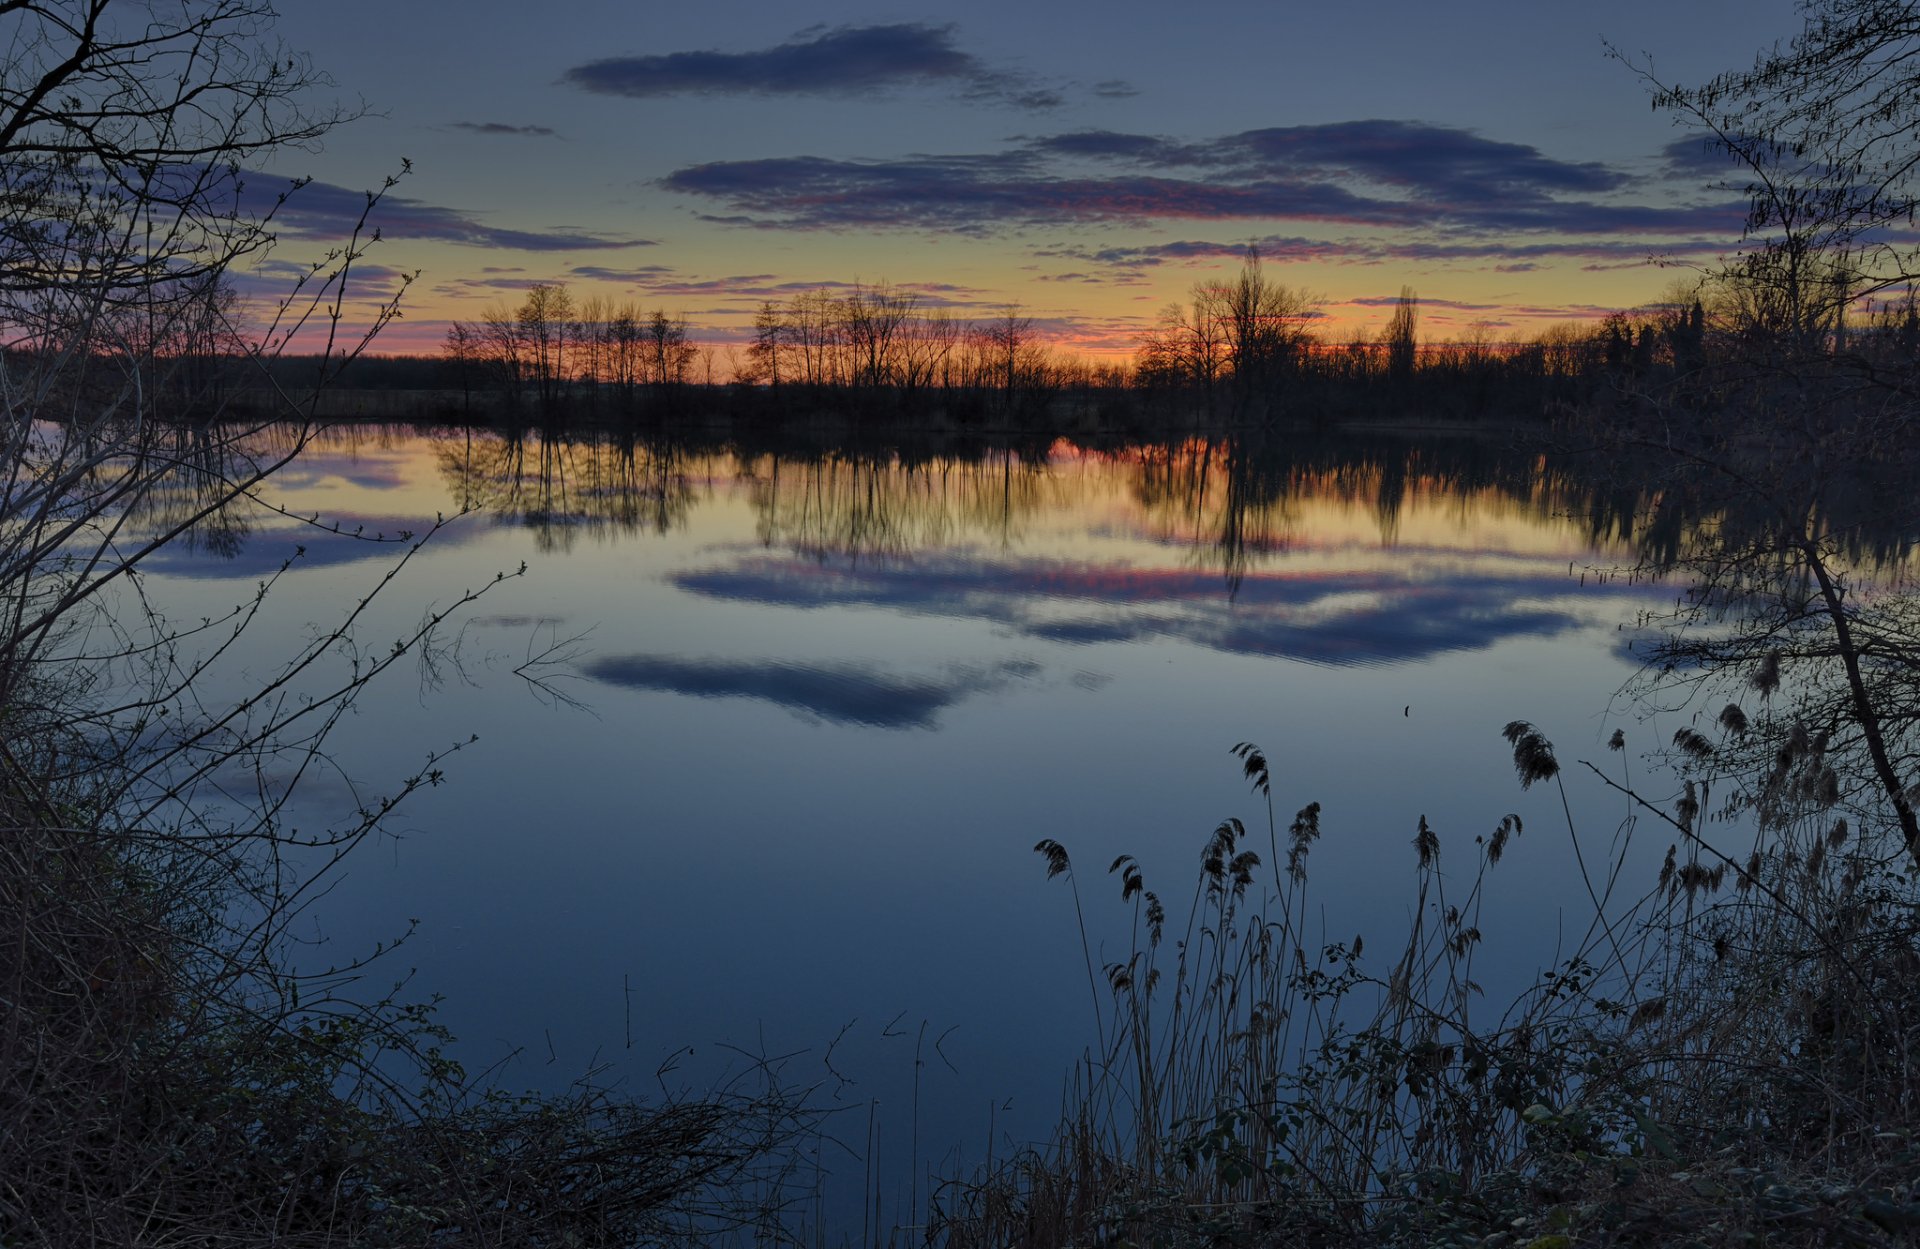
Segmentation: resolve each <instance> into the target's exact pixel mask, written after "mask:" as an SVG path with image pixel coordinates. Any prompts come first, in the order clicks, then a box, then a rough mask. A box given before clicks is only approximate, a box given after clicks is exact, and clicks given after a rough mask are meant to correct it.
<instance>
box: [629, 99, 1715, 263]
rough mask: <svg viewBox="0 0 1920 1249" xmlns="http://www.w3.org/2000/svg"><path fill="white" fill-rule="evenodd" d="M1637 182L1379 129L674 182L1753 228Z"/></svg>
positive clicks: (1079, 139) (1285, 131)
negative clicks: (1640, 189) (1656, 197)
mask: <svg viewBox="0 0 1920 1249" xmlns="http://www.w3.org/2000/svg"><path fill="white" fill-rule="evenodd" d="M1629 181H1630V180H1629V179H1628V177H1627V176H1626V175H1625V174H1622V173H1620V172H1617V171H1615V170H1612V169H1610V168H1608V167H1606V166H1604V165H1600V164H1597V163H1594V162H1568V161H1561V160H1555V159H1553V158H1552V157H1549V156H1547V155H1545V154H1544V153H1542V152H1540V151H1539V150H1538V149H1537V148H1533V147H1529V146H1527V145H1524V144H1519V143H1505V142H1500V141H1496V140H1492V139H1487V138H1483V137H1481V136H1479V135H1476V134H1474V133H1473V132H1471V131H1467V130H1459V129H1453V128H1448V127H1442V126H1430V125H1424V124H1420V123H1415V122H1405V121H1382V120H1371V121H1358V122H1347V123H1341V124H1338V125H1326V126H1295V127H1271V128H1267V129H1260V130H1247V131H1242V132H1240V133H1237V134H1233V135H1228V136H1225V137H1223V138H1217V139H1210V140H1205V141H1200V142H1183V141H1178V140H1174V139H1168V138H1164V137H1159V136H1154V135H1140V134H1125V133H1121V132H1117V131H1110V130H1087V131H1077V132H1071V133H1066V134H1059V135H1052V136H1045V137H1040V138H1026V139H1024V140H1022V141H1020V142H1019V144H1018V145H1017V146H1015V147H1012V148H1010V149H1008V150H1007V151H1004V152H1000V153H994V154H960V155H913V156H906V157H902V158H900V159H896V160H841V159H829V158H826V157H819V156H793V157H784V158H772V159H763V160H741V161H716V162H712V163H709V164H703V165H694V166H689V167H686V168H683V169H680V170H677V171H675V172H674V173H672V174H670V175H669V176H668V177H667V178H666V179H665V180H664V183H663V185H665V186H666V187H667V188H668V189H670V190H675V191H680V192H682V193H685V194H689V195H694V196H699V197H702V198H704V199H708V200H712V201H715V202H717V203H719V204H721V205H723V206H724V207H725V208H727V209H728V210H730V211H729V212H728V213H727V214H726V215H725V217H724V218H723V219H726V220H729V221H733V222H736V223H740V224H750V225H755V226H760V227H763V228H774V229H841V228H875V227H878V228H896V229H924V230H957V231H964V232H969V233H977V234H979V233H989V232H992V231H996V230H1001V229H1005V228H1008V227H1019V226H1031V225H1041V224H1100V223H1129V224H1137V223H1143V222H1151V221H1169V220H1214V221H1231V220H1262V219H1264V220H1287V221H1301V222H1314V223H1320V224H1336V225H1348V226H1359V227H1369V228H1398V229H1420V230H1424V231H1428V232H1435V233H1442V234H1451V235H1454V236H1456V237H1455V238H1453V239H1446V240H1442V241H1441V242H1442V243H1443V245H1444V244H1445V243H1466V244H1473V243H1479V244H1480V245H1483V246H1484V245H1488V244H1486V242H1485V241H1484V240H1482V239H1475V238H1472V237H1470V236H1475V235H1484V236H1498V237H1499V238H1501V239H1502V240H1505V239H1508V238H1510V236H1512V235H1513V234H1515V233H1527V232H1531V233H1557V234H1563V235H1617V234H1634V235H1637V236H1642V237H1645V236H1654V237H1679V236H1689V235H1694V236H1697V235H1702V234H1707V235H1717V236H1721V237H1728V236H1733V235H1737V234H1738V232H1739V227H1740V223H1741V221H1742V220H1743V219H1744V213H1745V208H1744V206H1743V205H1739V204H1731V203H1715V204H1707V205H1670V204H1632V203H1624V204H1623V203H1615V202H1611V200H1610V199H1609V198H1607V197H1611V196H1613V195H1614V194H1615V193H1617V192H1619V191H1621V190H1623V189H1624V188H1626V187H1627V186H1628V185H1629ZM1596 197H1600V198H1596ZM716 219H721V218H716ZM1301 245H1302V247H1303V248H1304V247H1305V246H1307V241H1306V240H1302V241H1301ZM1495 245H1496V246H1497V244H1495ZM1637 246H1639V247H1641V248H1642V249H1643V250H1644V249H1645V247H1646V245H1645V244H1644V243H1642V244H1637Z"/></svg>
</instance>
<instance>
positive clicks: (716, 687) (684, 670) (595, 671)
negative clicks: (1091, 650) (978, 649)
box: [581, 655, 1039, 729]
mask: <svg viewBox="0 0 1920 1249" xmlns="http://www.w3.org/2000/svg"><path fill="white" fill-rule="evenodd" d="M581 670H582V671H583V672H584V673H585V674H586V675H587V676H588V677H591V678H592V679H594V680H596V681H602V682H605V683H607V684H609V685H618V686H622V687H624V688H626V689H635V690H659V691H664V692H667V693H673V694H684V695H688V696H690V697H694V698H755V699H759V700H761V701H763V702H769V703H772V704H774V705H775V706H777V707H784V708H786V709H787V710H789V711H793V712H797V713H799V714H801V715H803V716H807V717H811V718H815V719H820V720H825V721H827V722H829V723H832V724H848V725H857V726H861V727H865V728H880V729H930V728H935V727H937V723H936V722H937V719H938V717H939V714H940V713H941V712H942V711H945V710H946V709H947V708H949V707H951V706H953V705H955V704H956V703H959V702H961V701H963V700H965V699H967V698H970V697H973V696H974V695H977V694H984V693H989V692H992V691H994V690H998V689H1002V688H1005V687H1006V686H1008V685H1010V684H1012V683H1014V682H1016V681H1021V680H1027V679H1030V678H1032V677H1033V676H1035V675H1037V674H1038V672H1039V666H1038V665H1037V664H1034V663H1032V662H1029V661H1026V660H1008V661H1005V662H1002V663H998V664H994V665H992V666H991V667H987V668H975V667H967V666H961V665H956V666H951V667H948V668H946V669H944V670H942V671H941V672H940V673H938V674H937V675H932V676H898V675H895V674H893V673H889V672H886V671H884V670H882V669H880V668H878V667H876V666H874V665H872V664H862V663H817V664H808V663H792V662H785V661H777V660H739V659H681V658H675V657H673V656H670V655H613V656H607V657H605V658H601V659H595V660H592V661H590V662H588V663H586V664H583V665H582V667H581Z"/></svg>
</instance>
